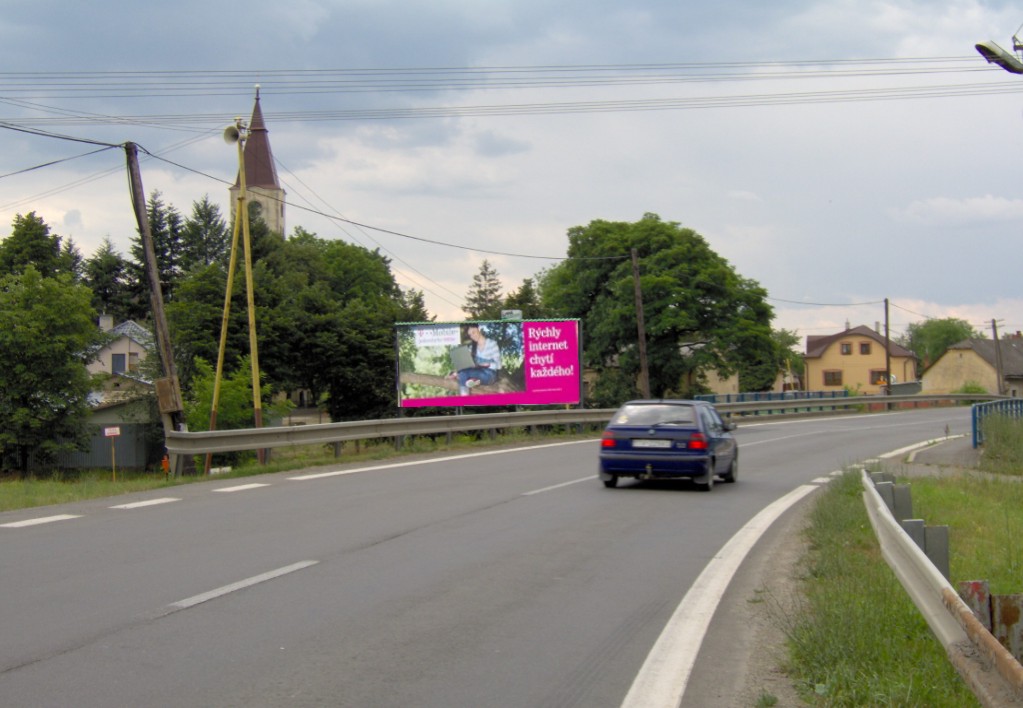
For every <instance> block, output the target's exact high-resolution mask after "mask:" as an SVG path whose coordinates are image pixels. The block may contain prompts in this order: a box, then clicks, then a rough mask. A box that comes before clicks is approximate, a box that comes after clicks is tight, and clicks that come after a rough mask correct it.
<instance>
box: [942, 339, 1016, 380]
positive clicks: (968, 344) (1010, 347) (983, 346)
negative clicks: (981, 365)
mask: <svg viewBox="0 0 1023 708" xmlns="http://www.w3.org/2000/svg"><path fill="white" fill-rule="evenodd" d="M998 349H1000V350H1001V353H1002V376H1004V377H1006V378H1016V377H1023V339H1020V338H1018V337H1008V338H1005V339H1000V340H998V348H997V349H996V348H995V341H994V340H993V339H965V340H963V341H961V342H958V343H956V344H953V345H952V346H950V347H949V348H948V351H954V350H959V351H962V350H967V351H972V352H974V353H976V354H977V356H979V357H980V358H981V359H983V360H984V361H985V362H986V363H987V364H989V365H990V366H991V367H993V368H997V367H998V358H997V351H998ZM947 353H948V352H946V354H947ZM942 356H944V355H942ZM938 361H940V359H939V360H938ZM934 363H935V364H937V363H938V362H934Z"/></svg>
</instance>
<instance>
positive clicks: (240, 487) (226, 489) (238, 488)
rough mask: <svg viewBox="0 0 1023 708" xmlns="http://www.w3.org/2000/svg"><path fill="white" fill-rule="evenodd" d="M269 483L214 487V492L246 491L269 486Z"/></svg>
mask: <svg viewBox="0 0 1023 708" xmlns="http://www.w3.org/2000/svg"><path fill="white" fill-rule="evenodd" d="M269 486H270V485H269V484H259V483H253V484H239V485H238V486H236V487H221V488H220V489H214V490H213V491H214V492H244V491H247V490H249V489H259V488H260V487H269Z"/></svg>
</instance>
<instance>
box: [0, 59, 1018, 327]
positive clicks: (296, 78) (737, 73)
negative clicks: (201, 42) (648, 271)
mask: <svg viewBox="0 0 1023 708" xmlns="http://www.w3.org/2000/svg"><path fill="white" fill-rule="evenodd" d="M986 71H998V69H997V68H989V67H986V66H978V64H977V59H976V57H973V56H971V57H923V58H920V57H918V58H913V57H909V58H897V59H859V60H796V61H773V62H758V61H738V62H680V63H652V64H609V65H599V64H595V65H541V66H489V67H421V68H394V69H390V68H384V69H324V70H293V69H283V70H272V71H267V70H257V71H206V70H192V71H172V72H168V71H127V72H125V71H115V72H91V71H86V72H0V103H3V104H6V105H9V106H11V107H15V108H20V109H22V110H29V111H33V112H36V113H44V114H45V113H49V114H50V115H49V116H44V117H38V116H36V117H24V118H21V119H19V120H17V121H13V120H10V119H6V120H3V119H0V128H5V129H9V130H17V131H20V132H24V133H27V134H32V135H38V136H42V137H51V138H60V139H63V140H72V141H77V142H85V143H92V144H96V145H101V146H104V149H109V148H110V147H120V146H119V145H114V144H111V143H104V142H100V141H93V140H89V139H83V138H76V137H74V136H67V135H61V134H58V133H53V132H50V131H46V130H42V129H41V128H40V127H39V126H56V125H83V124H84V125H91V126H94V127H95V126H104V125H120V126H133V127H147V128H153V127H158V128H161V129H171V130H174V129H177V130H191V131H196V132H200V133H201V134H202V135H201V137H197V138H193V139H192V140H189V141H185V142H184V143H183V144H188V143H189V142H192V141H194V140H198V139H202V137H205V135H207V134H208V133H209V132H210V129H209V128H208V126H209V125H210V124H211V122H213V121H216V123H217V124H218V125H219V124H222V123H223V122H224V120H225V119H224V114H215V113H207V114H149V115H145V114H142V115H133V116H129V115H120V116H113V115H109V114H103V113H95V112H84V111H75V110H70V109H66V108H60V107H55V106H49V105H46V104H43V103H40V102H39V98H68V99H75V100H78V99H86V98H89V99H104V98H114V97H128V98H137V99H158V98H166V97H173V98H181V97H187V96H219V97H221V98H226V97H229V96H231V95H241V94H242V93H244V94H250V92H251V85H252V80H253V78H254V77H258V78H259V83H260V84H261V85H263V86H265V87H267V88H268V89H270V90H273V91H274V92H275V93H277V94H282V95H295V94H308V95H317V94H342V93H353V92H357V93H369V92H374V93H381V94H387V93H395V92H438V93H439V92H458V91H491V90H523V89H545V88H559V89H563V88H579V89H589V88H595V87H602V86H610V87H616V88H621V87H628V86H652V85H666V84H690V83H733V82H760V81H772V82H777V81H785V80H801V81H807V80H818V79H827V80H829V81H832V80H834V79H836V78H844V79H862V78H870V79H877V78H880V77H921V76H937V75H943V74H950V73H969V74H975V73H977V72H986ZM111 91H117V92H119V93H110V92H111ZM1021 91H1023V85H1021V84H1020V83H1018V82H987V83H971V84H948V83H943V84H937V85H924V86H895V87H888V88H876V87H874V88H853V89H846V90H834V89H829V90H822V91H795V92H792V91H789V92H781V93H748V94H733V95H710V96H697V97H684V98H654V99H651V98H637V99H614V100H590V101H558V102H529V103H511V104H480V105H444V106H435V107H430V106H412V107H382V108H362V109H348V110H307V111H293V112H288V111H281V112H276V113H273V112H268V113H267V114H266V115H267V117H268V121H269V120H272V121H273V122H274V123H289V122H290V123H299V122H323V121H354V120H362V121H366V120H393V119H416V118H418V119H422V118H450V117H469V116H473V117H477V116H509V115H539V114H544V115H559V114H560V115H565V114H574V113H601V112H612V111H614V112H621V111H663V110H692V109H706V108H729V107H750V106H769V105H793V104H824V103H837V102H851V101H886V100H906V99H917V98H947V97H955V96H967V95H984V94H999V93H1018V92H1021ZM47 92H49V95H48V94H47ZM27 94H31V95H32V96H33V97H34V100H27V99H26V98H11V97H10V96H12V95H17V96H25V95H27ZM166 152H168V150H162V151H160V154H154V153H149V152H146V154H147V155H148V156H149V157H152V158H155V159H159V160H163V161H165V162H168V163H170V164H173V165H176V166H177V167H180V168H182V169H187V170H190V171H192V172H196V173H198V174H203V175H204V176H206V177H211V176H210V175H205V174H204V173H202V172H200V171H198V170H194V169H192V168H188V167H186V166H184V165H181V164H179V163H176V162H172V161H170V160H168V159H166V158H165V157H164V156H163V155H164V154H166ZM88 154H92V153H88ZM66 159H75V158H66ZM63 161H65V160H55V161H52V163H48V164H57V163H59V162H63ZM43 166H46V165H38V166H36V167H33V168H26V170H24V171H28V170H31V169H38V168H40V167H43ZM20 172H21V171H19V172H12V173H10V174H12V175H13V174H18V173H20ZM105 174H107V173H100V174H99V175H97V176H93V177H90V178H85V179H83V180H79V181H78V182H76V183H74V184H73V185H71V186H78V185H79V184H82V183H84V182H87V181H90V180H91V179H94V178H99V177H100V176H105ZM4 176H7V175H4ZM213 179H216V178H213ZM218 181H223V180H218ZM69 188H70V187H69ZM56 191H59V190H52V191H51V192H47V193H46V195H49V194H52V193H55V192H56ZM290 206H292V207H293V208H296V209H300V210H304V211H307V212H310V213H314V214H317V215H319V216H322V217H324V218H327V219H329V220H331V221H332V222H334V223H338V224H339V228H342V230H344V229H343V227H341V226H340V224H347V225H350V226H352V227H353V228H357V229H361V230H372V231H375V232H378V233H383V234H389V235H393V236H397V237H400V238H405V239H411V240H415V241H420V242H423V243H429V244H433V245H438V246H443V247H449V248H458V249H463V250H467V251H473V252H478V253H484V254H491V255H501V256H506V257H524V258H538V259H545V260H567V258H565V257H549V256H538V255H531V254H519V253H511V252H506V251H497V250H488V249H481V248H479V247H469V246H462V245H460V244H453V243H446V242H442V241H438V240H433V239H428V238H423V237H418V236H413V235H410V234H405V233H401V232H398V231H394V230H390V229H383V228H380V227H374V226H371V225H368V224H363V223H359V222H356V221H353V220H350V219H346V218H344V217H341V216H340V215H339V212H337V213H335V214H330V213H326V212H324V211H321V210H317V209H313V208H311V207H304V206H303V205H300V204H290ZM0 208H9V207H0ZM334 211H335V212H336V210H334ZM346 233H347V232H346ZM363 233H365V232H363ZM348 235H349V236H350V237H351V234H350V233H349V234H348ZM367 237H368V235H367ZM369 238H371V237H369ZM371 240H373V241H374V242H375V243H377V244H378V245H380V244H379V242H377V241H376V240H375V239H371ZM623 257H624V256H623ZM424 277H425V276H424ZM449 292H450V291H449ZM434 294H436V293H434ZM442 299H443V298H442ZM769 299H773V300H776V301H778V302H786V303H789V304H797V305H809V306H826V307H843V306H844V307H851V306H857V305H869V304H877V303H873V302H872V303H854V304H848V303H846V304H838V303H834V304H831V303H806V302H798V301H790V300H782V299H779V298H769ZM449 304H450V303H449ZM914 314H915V313H914Z"/></svg>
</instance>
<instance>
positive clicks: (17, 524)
mask: <svg viewBox="0 0 1023 708" xmlns="http://www.w3.org/2000/svg"><path fill="white" fill-rule="evenodd" d="M78 518H81V515H80V514H60V515H59V516H41V517H39V518H38V519H26V520H25V521H12V522H11V523H9V524H0V528H5V529H19V528H23V527H25V526H36V525H37V524H49V523H52V522H54V521H67V520H68V519H78Z"/></svg>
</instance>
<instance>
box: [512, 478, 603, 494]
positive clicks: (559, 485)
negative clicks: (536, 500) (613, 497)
mask: <svg viewBox="0 0 1023 708" xmlns="http://www.w3.org/2000/svg"><path fill="white" fill-rule="evenodd" d="M596 478H597V476H596V475H592V474H591V475H590V476H589V477H583V478H581V479H573V480H572V481H571V482H562V483H561V484H555V485H552V486H550V487H544V488H543V489H534V490H533V491H531V492H523V493H522V496H524V497H531V496H533V495H534V494H542V493H543V492H549V491H551V490H552V489H561V488H562V487H568V486H570V485H572V484H579V483H580V482H589V481H590V480H591V479H596Z"/></svg>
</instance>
